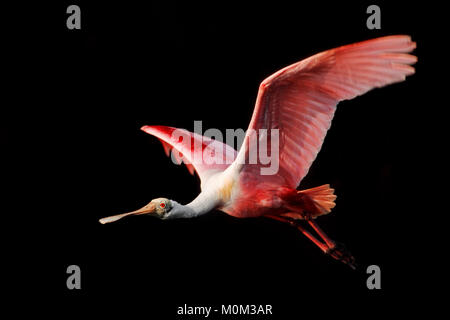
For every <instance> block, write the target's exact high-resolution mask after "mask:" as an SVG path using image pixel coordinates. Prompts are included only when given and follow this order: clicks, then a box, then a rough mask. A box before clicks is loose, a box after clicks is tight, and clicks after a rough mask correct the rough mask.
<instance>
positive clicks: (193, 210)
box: [168, 193, 217, 218]
mask: <svg viewBox="0 0 450 320" xmlns="http://www.w3.org/2000/svg"><path fill="white" fill-rule="evenodd" d="M172 202H173V203H174V208H173V209H172V211H173V213H172V214H171V215H170V216H169V217H168V218H194V217H198V216H201V215H203V214H205V213H208V212H209V211H211V210H212V209H214V208H215V207H216V205H217V203H216V201H214V199H212V198H211V197H209V196H208V195H206V194H204V193H200V194H199V195H198V197H197V198H195V199H194V200H193V201H192V202H190V203H188V204H186V205H182V204H179V203H178V202H176V201H173V200H172Z"/></svg>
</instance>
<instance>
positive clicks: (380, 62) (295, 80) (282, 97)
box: [236, 35, 417, 188]
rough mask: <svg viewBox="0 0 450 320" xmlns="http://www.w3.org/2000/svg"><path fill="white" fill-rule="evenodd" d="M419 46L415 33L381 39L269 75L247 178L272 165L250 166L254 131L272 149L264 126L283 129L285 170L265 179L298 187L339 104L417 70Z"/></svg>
mask: <svg viewBox="0 0 450 320" xmlns="http://www.w3.org/2000/svg"><path fill="white" fill-rule="evenodd" d="M415 47H416V45H415V43H414V42H412V41H411V39H410V37H409V36H403V35H398V36H387V37H382V38H377V39H373V40H368V41H363V42H359V43H355V44H351V45H346V46H342V47H338V48H335V49H332V50H328V51H324V52H321V53H319V54H316V55H314V56H312V57H310V58H307V59H305V60H302V61H300V62H298V63H295V64H292V65H290V66H288V67H286V68H284V69H281V70H280V71H278V72H276V73H274V74H273V75H271V76H270V77H268V78H267V79H265V80H264V81H263V82H262V83H261V85H260V88H259V92H258V97H257V100H256V106H255V110H254V112H253V116H252V119H251V122H250V126H249V130H248V131H247V135H246V137H245V139H244V144H243V146H242V148H241V149H240V151H239V154H238V157H237V159H238V161H236V162H237V163H239V164H238V168H239V170H240V171H241V173H244V175H242V176H243V177H244V176H246V175H245V174H249V175H251V176H253V175H260V172H261V171H260V169H261V167H267V165H260V164H248V163H249V159H250V157H251V155H250V153H251V148H250V147H249V145H250V141H252V139H253V138H252V139H250V137H251V135H255V134H256V136H257V139H258V141H260V140H261V139H265V138H266V136H267V140H268V141H267V142H266V143H267V148H268V149H269V150H270V148H271V145H272V144H273V143H274V141H272V140H273V139H272V138H271V135H270V134H267V135H266V133H264V130H263V131H262V132H263V133H261V131H260V129H268V131H270V129H279V145H278V146H279V158H278V159H279V163H278V165H279V170H278V172H277V173H276V174H275V175H272V176H269V175H267V176H260V177H259V179H260V181H270V182H272V183H273V182H276V183H279V184H284V185H287V186H290V187H292V188H296V187H297V186H298V184H299V183H300V181H301V180H302V179H303V177H304V176H305V175H306V174H307V172H308V170H309V168H310V166H311V164H312V162H313V161H314V159H315V158H316V155H317V153H318V152H319V150H320V148H321V146H322V143H323V140H324V138H325V135H326V133H327V130H328V129H329V127H330V125H331V120H332V119H333V115H334V111H335V109H336V105H337V104H338V102H339V101H341V100H346V99H352V98H354V97H356V96H358V95H362V94H364V93H366V92H367V91H369V90H371V89H373V88H379V87H383V86H385V85H388V84H391V83H395V82H400V81H403V80H404V79H405V77H406V76H408V75H411V74H413V73H414V68H413V67H411V66H410V64H413V63H415V62H416V61H417V58H416V57H415V56H413V55H410V54H407V53H408V52H411V51H412V50H413V49H414V48H415ZM263 135H264V136H263ZM275 150H276V149H275ZM253 156H254V155H253ZM247 176H248V175H247Z"/></svg>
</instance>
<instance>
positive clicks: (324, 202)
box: [297, 184, 336, 218]
mask: <svg viewBox="0 0 450 320" xmlns="http://www.w3.org/2000/svg"><path fill="white" fill-rule="evenodd" d="M297 193H298V194H303V195H307V196H308V197H309V198H310V199H311V200H312V203H313V205H314V206H315V207H316V209H317V212H318V214H317V215H315V216H314V218H315V217H316V216H321V215H324V214H327V213H330V212H331V209H333V208H334V207H335V206H336V203H335V202H334V200H336V195H335V194H334V189H333V188H330V185H329V184H324V185H322V186H319V187H315V188H311V189H306V190H300V191H297Z"/></svg>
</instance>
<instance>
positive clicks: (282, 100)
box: [100, 35, 417, 268]
mask: <svg viewBox="0 0 450 320" xmlns="http://www.w3.org/2000/svg"><path fill="white" fill-rule="evenodd" d="M415 47H416V44H415V43H414V42H412V41H411V38H410V37H409V36H405V35H395V36H387V37H381V38H376V39H372V40H368V41H363V42H359V43H355V44H350V45H346V46H342V47H338V48H335V49H331V50H328V51H324V52H321V53H319V54H316V55H313V56H311V57H309V58H307V59H304V60H302V61H300V62H297V63H294V64H292V65H290V66H287V67H285V68H283V69H281V70H279V71H278V72H276V73H274V74H273V75H271V76H270V77H268V78H266V79H265V80H264V81H263V82H262V83H261V85H260V87H259V92H258V96H257V99H256V105H255V109H254V112H253V116H252V119H251V121H250V125H249V130H247V133H246V136H245V138H244V141H243V144H242V147H241V148H240V150H239V152H237V151H236V150H235V149H234V148H232V147H231V146H229V145H226V144H223V143H221V142H219V141H217V140H213V139H210V138H208V137H204V136H202V135H199V134H196V133H192V132H188V131H186V130H183V129H176V128H172V127H165V126H144V127H142V130H143V131H145V132H146V133H148V134H151V135H154V136H156V137H157V138H158V139H159V140H160V141H161V142H162V144H163V147H164V149H165V151H166V154H167V155H169V152H170V151H172V153H173V154H175V155H177V156H176V157H175V158H176V159H178V160H179V161H182V162H184V163H185V165H186V166H187V168H188V169H189V171H190V173H191V174H193V173H194V170H195V171H196V172H197V173H198V175H199V177H200V180H201V193H200V194H199V195H198V196H197V198H195V199H194V200H193V201H192V202H191V203H189V204H187V205H181V204H179V203H178V202H176V201H173V200H169V199H166V198H157V199H154V200H152V201H151V202H150V203H149V204H147V205H146V206H145V207H143V208H141V209H138V210H136V211H132V212H129V213H124V214H120V215H115V216H111V217H107V218H103V219H101V220H100V222H101V223H103V224H104V223H109V222H113V221H116V220H118V219H121V218H123V217H126V216H130V215H142V214H148V215H152V216H155V217H158V218H161V219H173V218H192V217H197V216H199V215H203V214H205V213H207V212H209V211H211V210H213V209H218V210H221V211H223V212H225V213H227V214H229V215H231V216H234V217H239V218H247V217H261V216H263V217H268V218H272V219H275V220H279V221H282V222H286V223H289V224H290V225H292V226H294V227H296V228H298V229H299V230H300V231H301V232H302V233H303V234H304V235H305V236H306V237H307V238H309V239H310V240H311V241H312V242H313V243H315V244H316V245H317V246H318V247H319V248H320V249H321V250H322V251H323V252H325V253H326V254H329V255H330V256H332V257H333V258H335V259H337V260H340V261H342V262H344V263H346V264H348V265H349V266H351V267H352V268H354V266H355V264H354V258H353V257H352V255H351V254H350V253H349V252H348V251H347V250H346V249H345V248H344V247H343V246H342V245H339V244H337V243H336V242H335V241H333V240H331V239H330V238H329V237H328V236H327V235H326V234H325V233H324V232H323V231H322V230H321V229H320V228H319V226H318V225H317V223H316V222H315V218H317V217H319V216H321V215H325V214H328V213H330V212H331V209H332V208H333V207H334V206H335V202H334V200H335V199H336V196H335V195H334V190H333V189H332V188H330V186H329V185H328V184H326V185H322V186H319V187H316V188H312V189H307V190H300V191H298V190H296V188H297V186H298V185H299V183H300V181H301V180H302V179H303V177H304V176H305V175H306V174H307V172H308V170H309V167H310V166H311V164H312V162H313V161H314V159H315V158H316V155H317V153H318V152H319V150H320V148H321V146H322V143H323V139H324V138H325V135H326V133H327V130H328V128H329V127H330V125H331V120H332V118H333V115H334V112H335V110H336V105H337V104H338V103H339V101H341V100H347V99H352V98H354V97H356V96H358V95H362V94H364V93H365V92H367V91H369V90H371V89H373V88H379V87H383V86H385V85H388V84H391V83H395V82H400V81H403V80H405V77H406V76H409V75H412V74H413V73H414V68H413V67H412V66H411V65H412V64H414V63H415V62H416V61H417V58H416V57H415V56H413V55H411V54H408V52H411V51H412V50H414V48H415ZM259 129H267V130H273V129H278V133H279V136H278V139H279V141H277V142H276V143H278V145H279V149H278V150H279V158H278V161H279V168H278V171H277V172H276V173H275V174H271V175H262V174H261V171H260V168H262V167H263V165H262V164H261V163H258V162H257V163H254V164H250V163H249V161H248V159H249V157H250V147H249V145H250V141H251V140H252V138H254V137H255V136H256V139H257V141H259V139H263V138H264V139H267V140H268V141H267V142H266V143H267V145H269V144H270V143H275V141H273V142H272V141H271V140H272V136H271V135H268V134H267V130H265V132H266V134H263V133H261V132H264V130H259ZM174 132H178V133H179V132H182V133H183V134H184V135H185V137H187V139H181V141H180V139H174V138H173V134H174ZM253 141H254V140H253ZM194 145H197V146H199V147H197V148H194V147H193V146H194ZM211 146H213V148H211ZM207 150H215V152H209V151H207ZM217 150H220V152H217ZM205 151H207V152H205ZM199 154H200V159H201V161H195V159H199V158H196V156H198V155H199ZM225 158H228V159H232V160H234V161H232V163H231V164H230V161H217V159H219V160H223V159H225ZM301 220H305V221H306V222H307V223H309V224H310V226H311V228H312V229H313V230H314V231H315V233H316V234H317V235H318V237H316V236H314V235H313V234H312V232H310V231H308V230H307V229H306V228H305V227H304V226H302V225H301V222H300V221H301ZM319 239H321V240H319Z"/></svg>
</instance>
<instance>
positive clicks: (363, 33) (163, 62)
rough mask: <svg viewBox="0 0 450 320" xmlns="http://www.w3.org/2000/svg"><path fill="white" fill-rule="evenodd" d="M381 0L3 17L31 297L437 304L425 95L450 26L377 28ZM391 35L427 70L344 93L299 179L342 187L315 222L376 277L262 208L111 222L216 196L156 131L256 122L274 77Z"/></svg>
mask: <svg viewBox="0 0 450 320" xmlns="http://www.w3.org/2000/svg"><path fill="white" fill-rule="evenodd" d="M70 4H78V5H79V6H80V7H81V14H82V16H81V19H82V22H81V23H82V29H81V30H68V29H67V28H66V19H67V16H68V15H67V14H66V12H65V11H66V8H67V6H68V5H70ZM370 4H372V2H367V1H362V2H358V3H356V2H355V3H351V2H345V3H344V2H339V3H334V4H327V3H323V2H319V1H313V2H308V3H305V2H302V1H297V2H290V3H289V2H264V3H262V2H258V3H246V4H244V3H231V2H229V1H226V2H209V3H201V4H200V3H191V2H185V3H175V2H163V3H150V2H145V3H144V2H142V3H141V2H126V1H122V2H119V1H117V2H109V1H108V2H107V1H104V2H95V3H93V2H92V1H90V2H88V1H73V2H68V1H60V2H58V3H56V2H55V4H48V3H47V4H45V5H44V4H34V5H32V6H31V5H25V4H24V5H22V6H17V7H14V8H13V9H11V10H10V11H8V10H5V11H4V15H5V16H9V17H8V18H11V19H9V20H7V21H8V22H7V23H8V29H7V30H11V32H8V34H7V36H6V37H7V39H6V40H7V41H9V42H8V46H7V47H6V49H5V52H6V53H7V59H5V62H6V63H5V64H6V65H7V67H8V68H9V71H11V72H8V73H7V76H8V82H7V86H5V91H6V92H5V93H6V95H7V96H8V97H10V98H11V99H8V100H7V101H8V102H5V103H6V106H7V108H5V109H4V111H3V112H4V116H3V117H2V141H1V142H2V147H3V150H6V152H5V155H6V156H5V157H4V159H3V160H4V161H6V165H5V166H4V168H6V170H5V171H4V178H5V180H4V181H6V182H7V184H8V191H12V192H10V193H6V197H5V198H6V200H11V204H12V205H13V206H12V207H11V208H12V209H11V210H12V212H14V214H12V215H5V219H7V218H8V219H10V218H11V220H5V221H8V223H5V224H3V228H4V231H5V232H4V234H6V231H13V232H12V234H13V235H9V236H8V238H7V239H5V240H4V243H5V244H6V252H7V253H8V254H11V256H10V258H8V259H7V260H6V261H7V262H5V264H6V265H7V267H10V270H12V271H14V272H12V271H11V273H8V274H7V275H11V276H7V278H9V279H8V280H11V281H12V283H13V284H14V287H15V289H17V290H16V291H15V293H16V294H17V296H16V295H14V297H15V298H17V299H18V300H16V301H21V299H25V298H24V296H26V297H27V298H29V299H27V301H34V302H37V301H39V302H38V303H36V304H35V306H34V308H36V309H42V310H44V311H45V312H47V314H50V313H55V314H56V315H58V316H60V317H63V316H64V317H65V316H67V315H72V314H77V315H87V314H97V315H106V314H108V315H116V314H120V315H124V316H126V317H127V318H128V317H131V318H137V317H138V316H140V317H142V318H147V319H166V318H167V319H182V317H177V315H176V310H177V306H180V305H181V306H182V305H184V304H185V303H187V304H191V305H208V306H213V307H216V308H219V307H220V305H221V304H272V305H273V311H274V315H273V316H272V317H266V318H271V319H293V318H294V317H296V318H301V317H304V318H307V316H315V317H318V318H320V317H321V316H325V315H332V316H338V317H340V316H350V317H358V318H366V317H367V316H368V315H374V314H376V315H378V314H380V315H384V314H386V313H391V312H397V313H399V314H402V313H404V312H406V311H408V312H409V311H415V310H416V309H418V308H420V307H422V306H423V302H420V301H421V300H420V299H421V297H423V296H424V295H426V292H427V291H425V289H423V286H422V285H423V284H425V283H426V282H429V281H430V280H429V276H430V274H429V272H428V271H425V266H426V265H427V263H426V262H425V261H427V259H428V258H427V257H428V256H432V255H433V254H434V253H433V251H432V250H433V249H432V247H431V246H429V245H428V244H427V245H426V244H425V242H424V241H423V240H424V238H423V237H421V235H422V236H423V235H424V233H423V230H424V229H425V224H426V223H427V221H426V220H427V219H423V215H424V212H423V210H422V206H421V197H423V194H422V193H421V192H420V191H418V190H420V189H421V188H423V184H421V182H420V181H419V179H420V176H421V175H422V173H421V172H422V170H423V169H421V168H422V167H423V166H424V162H423V161H422V158H421V154H420V151H419V150H418V146H420V145H421V146H423V145H429V142H428V141H426V140H427V139H426V138H425V137H424V135H423V132H424V131H427V130H428V128H429V127H432V126H433V125H432V124H430V123H428V122H426V121H424V118H423V116H422V112H423V109H426V108H430V106H432V105H433V102H432V100H430V99H431V98H430V96H429V95H426V94H425V90H427V88H428V87H429V86H432V85H434V83H433V81H432V80H431V77H430V74H431V69H432V68H431V66H430V65H431V63H432V61H433V60H434V59H436V57H435V56H434V55H432V51H431V49H430V45H431V44H432V43H434V42H435V39H436V38H438V37H439V35H438V34H437V33H432V32H430V30H432V29H433V28H437V27H435V26H434V23H436V22H438V20H439V19H437V18H436V19H435V18H433V14H436V13H437V12H438V11H439V8H432V7H426V8H425V7H424V6H418V5H414V4H412V3H408V2H396V4H393V3H386V2H378V3H377V4H379V5H380V7H381V13H382V22H381V23H382V28H381V30H368V29H367V28H366V19H367V17H368V15H367V14H366V8H367V6H368V5H370ZM391 34H409V35H411V36H412V38H413V40H414V41H416V42H417V43H418V47H417V49H416V51H415V54H416V55H417V56H418V57H419V62H418V63H417V64H416V70H417V73H416V74H415V75H414V76H412V77H409V78H408V79H407V81H406V82H404V83H400V84H395V85H392V86H389V87H387V88H383V89H378V90H374V91H372V92H369V93H368V94H366V95H364V96H362V97H359V98H357V99H355V100H352V101H346V102H343V103H341V104H340V105H339V108H338V109H337V112H336V116H335V118H334V120H333V125H332V127H331V129H330V131H329V133H328V135H327V137H326V140H325V143H324V145H323V148H322V151H321V152H320V153H319V156H318V158H317V160H316V161H315V162H314V164H313V166H312V168H311V170H310V172H309V174H308V176H307V177H306V178H305V179H304V180H303V181H302V183H301V185H300V189H304V188H308V187H314V186H318V185H322V184H325V183H330V184H331V185H332V187H334V188H335V189H336V194H337V196H338V198H337V206H336V208H335V209H334V210H333V212H332V213H331V214H330V215H328V216H325V217H321V218H320V219H319V220H318V222H319V223H320V225H321V226H322V228H323V229H324V230H325V231H326V232H327V233H328V234H329V235H330V237H332V238H333V239H336V240H338V241H340V242H343V243H345V244H346V246H347V247H348V248H349V249H350V251H351V252H352V253H353V255H354V256H355V257H356V259H357V261H358V262H359V264H360V266H361V269H360V270H359V271H353V270H351V269H350V268H348V267H347V266H345V265H343V264H341V263H339V262H336V261H334V260H333V259H330V258H329V257H326V256H325V255H323V254H322V253H321V252H320V250H319V249H318V248H316V247H315V246H314V245H313V244H312V243H310V242H309V241H308V240H307V239H306V238H304V237H303V236H302V235H300V234H299V233H298V232H297V231H296V230H294V229H292V228H290V227H289V226H287V225H284V224H282V223H278V222H275V221H269V220H266V219H262V218H261V219H236V218H233V217H230V216H227V215H225V214H223V213H221V212H218V211H214V212H211V213H210V214H208V215H206V216H203V217H200V218H197V219H195V220H194V219H193V220H182V221H181V220H180V221H159V220H156V219H152V218H149V217H135V218H129V219H125V220H122V221H120V222H117V223H114V224H111V225H100V224H99V223H98V219H99V218H101V217H104V216H109V215H113V214H117V213H122V212H126V211H130V210H134V209H136V208H138V207H141V206H143V205H144V204H146V203H147V202H149V201H150V200H151V199H153V198H156V197H161V196H163V197H168V198H171V199H174V200H177V201H178V202H180V203H187V202H189V201H190V200H192V199H193V198H194V197H195V196H196V195H197V194H198V192H199V190H200V189H199V181H198V178H197V177H192V176H190V175H189V173H188V171H187V170H186V169H185V168H184V167H182V166H175V165H173V164H172V162H171V161H170V160H169V159H167V158H166V157H165V155H164V152H163V150H162V147H161V146H160V145H159V143H158V142H157V140H156V139H155V138H153V137H151V136H149V135H147V134H145V133H143V132H142V131H140V130H139V128H140V127H141V126H142V125H146V124H148V125H152V124H159V125H168V126H174V127H180V128H186V129H188V130H191V131H192V130H193V123H194V120H202V121H203V128H204V129H207V128H219V129H221V130H225V129H226V128H243V129H245V128H247V125H248V122H249V119H250V117H251V113H252V111H253V105H254V100H255V97H256V94H257V89H258V85H259V83H260V82H261V81H262V80H263V79H264V78H265V77H266V76H268V75H270V74H271V73H273V72H275V71H277V70H278V69H280V68H282V67H284V66H286V65H288V64H291V63H293V62H296V61H298V60H301V59H303V58H306V57H308V56H309V55H311V54H314V53H317V52H320V51H322V50H326V49H329V48H333V47H336V46H340V45H343V44H348V43H352V42H356V41H361V40H366V39H369V38H374V37H378V36H384V35H391ZM433 37H434V38H433ZM5 101H6V100H5ZM71 264H76V265H79V266H80V267H81V270H82V289H81V290H79V291H76V290H73V291H70V290H68V289H67V288H66V278H67V274H66V268H67V266H69V265H71ZM371 264H375V265H378V266H380V268H381V272H382V277H381V281H382V289H381V290H368V289H367V287H366V279H367V276H368V275H367V274H366V267H367V266H368V265H371ZM11 295H12V293H11ZM40 298H43V299H40ZM405 298H406V299H405ZM415 298H420V299H419V302H417V303H415V301H416V299H415ZM59 307H62V308H59ZM26 309H27V308H18V309H17V312H24V311H28V310H26ZM33 310H35V309H33ZM225 318H226V317H225ZM256 318H259V317H255V319H256ZM183 319H184V318H183ZM185 319H194V317H191V318H189V317H186V318H185ZM227 319H228V318H227ZM230 319H231V318H230Z"/></svg>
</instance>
